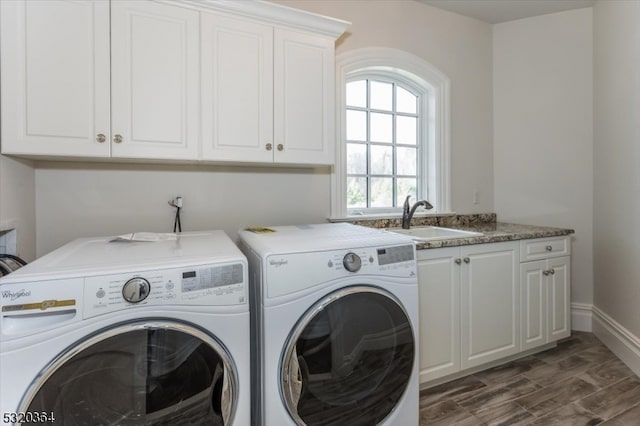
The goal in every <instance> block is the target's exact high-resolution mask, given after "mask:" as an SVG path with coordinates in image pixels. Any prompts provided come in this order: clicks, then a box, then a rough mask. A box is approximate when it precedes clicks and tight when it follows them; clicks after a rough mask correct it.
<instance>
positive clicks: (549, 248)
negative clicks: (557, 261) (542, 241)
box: [544, 246, 553, 251]
mask: <svg viewBox="0 0 640 426" xmlns="http://www.w3.org/2000/svg"><path fill="white" fill-rule="evenodd" d="M544 249H545V250H546V251H551V250H553V247H551V246H546V247H545V248H544Z"/></svg>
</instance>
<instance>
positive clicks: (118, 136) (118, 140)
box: [113, 135, 122, 143]
mask: <svg viewBox="0 0 640 426" xmlns="http://www.w3.org/2000/svg"><path fill="white" fill-rule="evenodd" d="M113 141H114V142H115V143H121V142H122V135H114V136H113Z"/></svg>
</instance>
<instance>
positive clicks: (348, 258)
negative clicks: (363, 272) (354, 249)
mask: <svg viewBox="0 0 640 426" xmlns="http://www.w3.org/2000/svg"><path fill="white" fill-rule="evenodd" d="M342 264H343V265H344V269H346V270H347V271H349V272H358V271H359V270H360V267H361V266H362V260H361V259H360V256H358V255H357V254H355V253H347V254H345V255H344V258H343V259H342Z"/></svg>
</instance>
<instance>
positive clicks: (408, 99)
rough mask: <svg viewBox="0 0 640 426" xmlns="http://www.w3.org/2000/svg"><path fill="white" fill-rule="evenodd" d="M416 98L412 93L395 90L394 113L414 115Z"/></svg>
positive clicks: (400, 88) (400, 89)
mask: <svg viewBox="0 0 640 426" xmlns="http://www.w3.org/2000/svg"><path fill="white" fill-rule="evenodd" d="M417 104H418V97H417V96H414V94H413V93H411V92H409V91H407V90H405V89H403V88H402V87H398V88H397V90H396V111H398V112H406V113H409V114H416V113H417V111H418V107H417Z"/></svg>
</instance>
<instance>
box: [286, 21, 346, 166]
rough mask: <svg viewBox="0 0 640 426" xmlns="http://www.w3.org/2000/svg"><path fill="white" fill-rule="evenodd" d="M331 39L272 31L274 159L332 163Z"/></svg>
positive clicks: (332, 73)
mask: <svg viewBox="0 0 640 426" xmlns="http://www.w3.org/2000/svg"><path fill="white" fill-rule="evenodd" d="M334 43H335V41H334V40H333V39H332V38H328V37H322V36H316V35H312V34H305V33H299V32H296V31H288V30H282V29H276V30H275V35H274V70H275V71H274V149H275V152H274V159H275V162H276V163H301V164H333V163H334V158H333V146H334V143H335V134H334V113H335V106H334V97H335V94H334V90H335V83H334V81H335V76H334V61H335V59H334Z"/></svg>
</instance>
